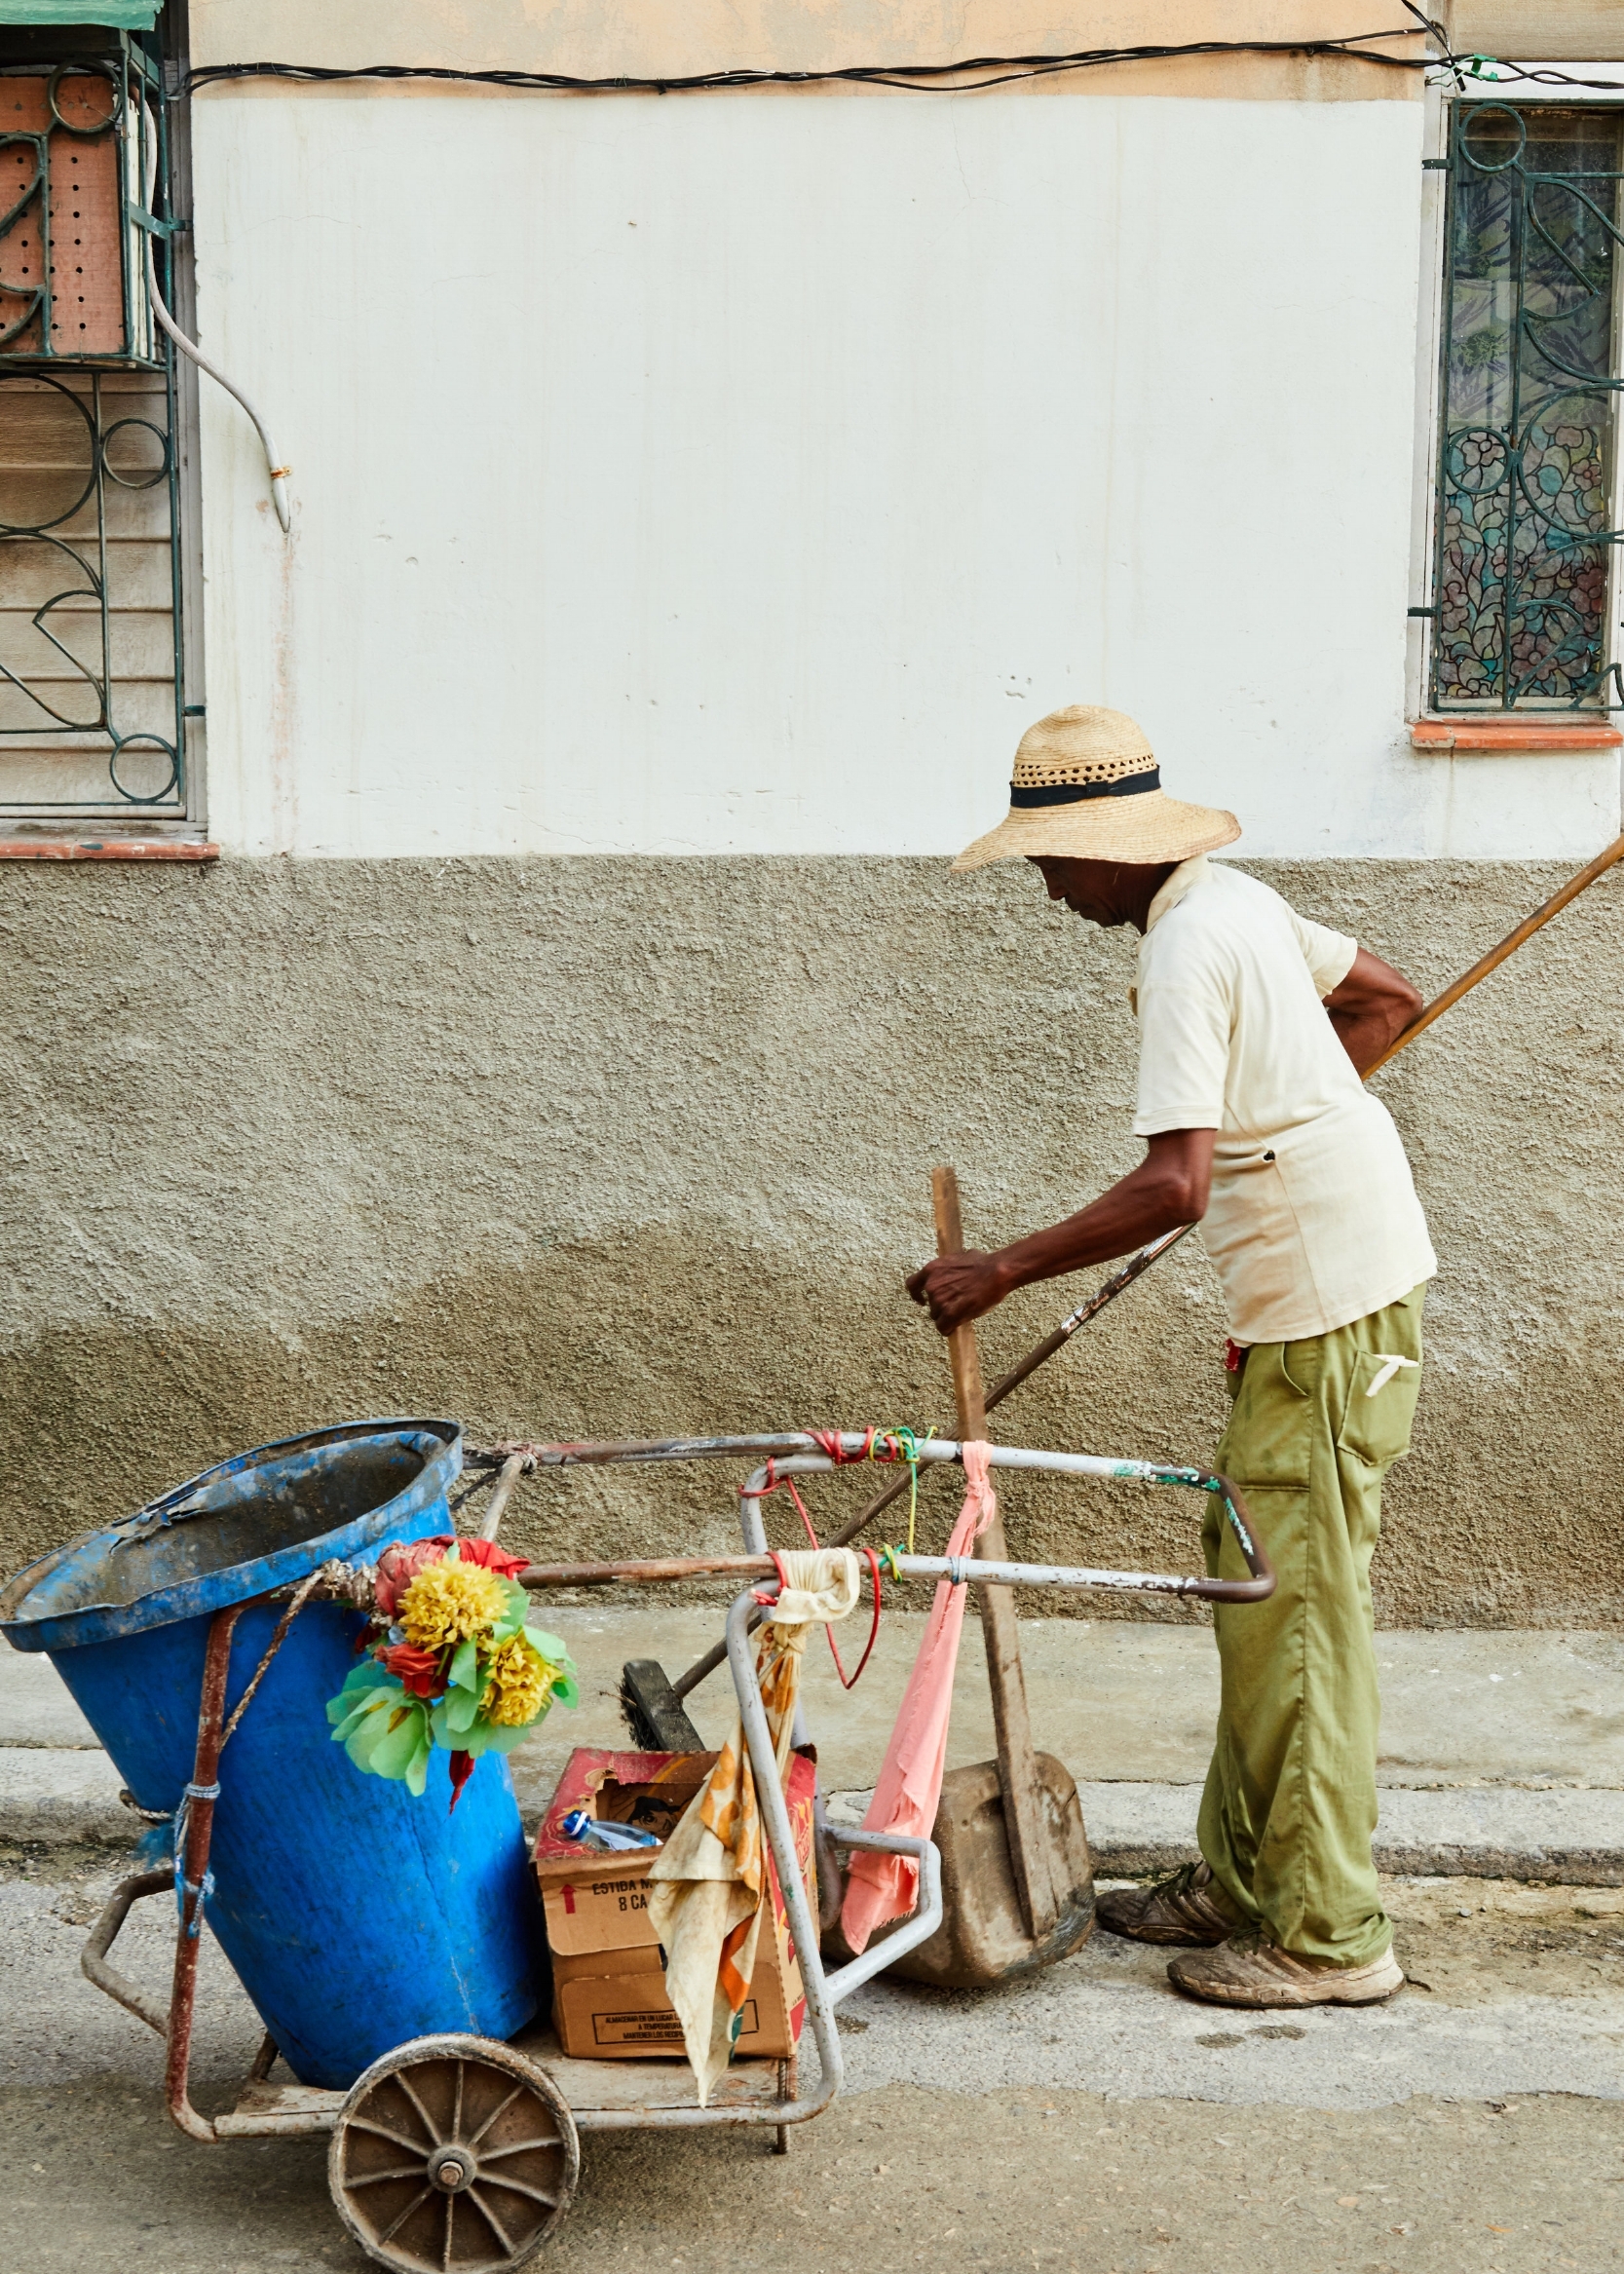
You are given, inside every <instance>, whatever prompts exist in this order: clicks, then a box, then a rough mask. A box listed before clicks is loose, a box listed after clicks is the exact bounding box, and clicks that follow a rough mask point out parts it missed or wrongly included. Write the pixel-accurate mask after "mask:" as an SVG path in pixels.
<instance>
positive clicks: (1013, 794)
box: [1009, 766, 1161, 806]
mask: <svg viewBox="0 0 1624 2274" xmlns="http://www.w3.org/2000/svg"><path fill="white" fill-rule="evenodd" d="M1160 787H1161V768H1160V767H1159V766H1152V768H1151V770H1150V772H1149V773H1148V774H1123V775H1118V777H1117V778H1116V779H1115V780H1114V781H1043V782H1039V783H1037V784H1035V785H1033V786H1032V787H1026V786H1024V785H1023V784H1022V783H1020V782H1015V781H1012V782H1011V783H1010V784H1009V803H1010V804H1011V806H1076V805H1080V804H1081V802H1082V800H1083V799H1084V798H1136V797H1142V796H1143V795H1144V793H1145V791H1146V790H1148V789H1160Z"/></svg>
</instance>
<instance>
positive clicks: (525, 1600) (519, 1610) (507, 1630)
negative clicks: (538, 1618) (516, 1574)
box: [491, 1579, 530, 1643]
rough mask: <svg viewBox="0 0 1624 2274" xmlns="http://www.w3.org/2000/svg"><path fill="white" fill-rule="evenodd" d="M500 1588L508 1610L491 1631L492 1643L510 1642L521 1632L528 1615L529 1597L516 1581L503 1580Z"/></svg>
mask: <svg viewBox="0 0 1624 2274" xmlns="http://www.w3.org/2000/svg"><path fill="white" fill-rule="evenodd" d="M501 1586H502V1591H503V1593H504V1594H505V1595H506V1596H507V1598H508V1608H507V1610H506V1611H504V1612H503V1614H502V1616H501V1617H500V1618H499V1619H498V1620H497V1622H496V1624H495V1625H494V1626H493V1627H492V1629H491V1641H492V1642H493V1643H506V1642H510V1641H511V1639H512V1637H513V1636H514V1635H516V1634H518V1633H519V1632H520V1631H521V1630H522V1628H523V1626H524V1622H525V1620H526V1619H527V1618H528V1617H529V1615H530V1597H529V1595H528V1594H527V1593H526V1591H525V1589H524V1588H522V1587H521V1586H520V1585H519V1583H518V1581H517V1580H516V1579H504V1580H502V1581H501Z"/></svg>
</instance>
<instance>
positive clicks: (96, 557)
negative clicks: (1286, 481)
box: [0, 32, 198, 826]
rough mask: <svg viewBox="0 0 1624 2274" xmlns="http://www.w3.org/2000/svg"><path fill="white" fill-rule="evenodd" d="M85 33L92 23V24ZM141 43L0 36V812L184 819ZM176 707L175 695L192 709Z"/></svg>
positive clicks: (180, 667)
mask: <svg viewBox="0 0 1624 2274" xmlns="http://www.w3.org/2000/svg"><path fill="white" fill-rule="evenodd" d="M92 36H93V37H94V35H92ZM167 145H168V122H167V119H166V112H165V103H164V98H163V82H162V65H161V61H160V58H159V57H158V55H157V52H156V46H155V43H154V42H153V41H151V40H143V39H142V38H140V37H136V36H131V35H124V34H119V33H115V32H108V33H105V34H102V35H100V46H99V52H85V51H84V50H83V49H81V50H80V51H79V52H76V53H73V54H71V55H69V56H68V57H65V58H62V57H58V58H57V59H56V60H54V61H44V60H34V59H29V60H25V61H18V60H16V59H15V51H14V52H13V53H11V54H8V53H7V52H6V51H5V50H0V819H4V820H5V821H7V822H10V823H11V824H13V825H14V826H15V825H16V824H18V823H24V824H25V823H29V822H41V823H49V822H50V821H53V820H60V819H69V820H74V821H107V820H112V821H116V822H118V823H119V824H121V825H124V826H128V825H130V824H132V823H135V824H140V823H146V824H170V825H172V824H174V823H176V822H183V821H186V820H188V819H195V818H197V817H198V816H197V815H196V812H195V798H194V796H193V784H192V782H191V780H190V779H189V768H188V752H187V714H188V702H187V692H186V670H185V656H184V653H183V640H182V628H183V609H182V598H183V595H182V579H181V567H182V549H181V545H180V528H181V507H182V485H181V479H180V473H181V468H180V460H181V451H180V448H179V440H178V436H179V427H178V412H179V407H180V406H179V400H178V390H177V378H176V371H175V367H174V355H173V350H172V348H171V347H170V342H169V341H168V339H167V338H166V337H165V335H164V333H163V332H162V330H160V329H159V328H158V326H157V325H156V323H155V322H154V319H153V314H152V307H151V301H150V295H149V291H148V271H147V247H148V246H149V245H150V246H152V247H153V252H154V258H155V264H156V267H155V274H156V278H157V282H158V285H159V289H160V291H161V292H165V293H167V292H168V290H169V288H170V269H171V249H172V238H173V230H172V224H171V223H170V222H169V221H168V220H167V219H165V218H164V217H163V216H164V215H165V213H166V212H167V209H168V182H169V174H170V165H169V160H170V153H169V149H168V146H167ZM194 707H195V706H194Z"/></svg>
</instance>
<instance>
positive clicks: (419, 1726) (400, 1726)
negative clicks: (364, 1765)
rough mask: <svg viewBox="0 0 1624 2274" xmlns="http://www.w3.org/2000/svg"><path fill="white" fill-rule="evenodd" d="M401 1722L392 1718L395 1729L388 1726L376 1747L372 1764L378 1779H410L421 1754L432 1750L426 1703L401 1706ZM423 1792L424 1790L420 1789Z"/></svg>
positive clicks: (414, 1702)
mask: <svg viewBox="0 0 1624 2274" xmlns="http://www.w3.org/2000/svg"><path fill="white" fill-rule="evenodd" d="M396 1710H397V1712H398V1713H399V1715H400V1719H399V1721H397V1722H396V1721H395V1716H394V1715H393V1714H392V1715H391V1716H390V1717H389V1720H390V1722H391V1723H394V1726H393V1727H390V1726H389V1725H388V1724H386V1725H385V1730H384V1734H383V1735H382V1736H381V1737H380V1738H379V1739H378V1741H377V1743H376V1744H375V1745H374V1746H373V1748H372V1758H371V1762H370V1763H369V1765H370V1767H371V1770H372V1773H373V1775H374V1776H387V1777H402V1776H403V1777H408V1779H409V1773H410V1770H411V1768H412V1765H413V1763H414V1762H415V1761H416V1760H417V1756H418V1754H419V1753H422V1754H424V1755H425V1756H427V1754H428V1751H429V1732H428V1727H427V1723H428V1716H427V1715H426V1714H425V1713H424V1711H423V1707H422V1704H421V1703H420V1702H419V1701H418V1700H416V1699H414V1700H413V1701H412V1703H411V1704H410V1705H409V1706H402V1707H397V1709H396ZM420 1789H421V1788H420Z"/></svg>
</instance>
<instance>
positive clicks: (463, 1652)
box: [449, 1635, 479, 1695]
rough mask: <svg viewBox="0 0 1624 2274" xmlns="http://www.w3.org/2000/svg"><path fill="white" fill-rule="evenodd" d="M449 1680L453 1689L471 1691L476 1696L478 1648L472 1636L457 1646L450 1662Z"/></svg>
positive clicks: (477, 1687)
mask: <svg viewBox="0 0 1624 2274" xmlns="http://www.w3.org/2000/svg"><path fill="white" fill-rule="evenodd" d="M449 1680H450V1682H451V1685H452V1687H453V1688H455V1689H472V1691H473V1692H474V1693H475V1695H477V1694H478V1689H479V1646H478V1644H477V1643H476V1642H475V1641H474V1639H473V1637H472V1635H470V1636H469V1638H468V1640H467V1641H466V1642H463V1643H459V1644H458V1645H457V1649H456V1651H455V1653H454V1655H453V1657H452V1660H451V1672H450V1676H449Z"/></svg>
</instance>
